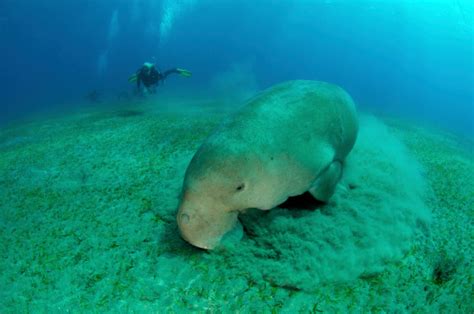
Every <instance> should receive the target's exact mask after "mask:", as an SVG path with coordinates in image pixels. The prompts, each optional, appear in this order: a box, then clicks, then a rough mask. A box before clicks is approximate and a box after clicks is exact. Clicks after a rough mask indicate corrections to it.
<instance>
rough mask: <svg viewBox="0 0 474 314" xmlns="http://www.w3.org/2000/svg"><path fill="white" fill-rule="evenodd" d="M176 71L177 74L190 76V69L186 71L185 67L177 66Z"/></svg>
mask: <svg viewBox="0 0 474 314" xmlns="http://www.w3.org/2000/svg"><path fill="white" fill-rule="evenodd" d="M176 71H178V73H179V75H181V76H184V77H190V76H191V75H192V73H191V71H188V70H185V69H180V68H177V69H176Z"/></svg>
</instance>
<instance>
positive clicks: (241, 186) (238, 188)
mask: <svg viewBox="0 0 474 314" xmlns="http://www.w3.org/2000/svg"><path fill="white" fill-rule="evenodd" d="M244 188H245V184H243V183H241V184H239V186H238V187H237V188H236V189H235V190H236V191H237V192H239V191H243V190H244Z"/></svg>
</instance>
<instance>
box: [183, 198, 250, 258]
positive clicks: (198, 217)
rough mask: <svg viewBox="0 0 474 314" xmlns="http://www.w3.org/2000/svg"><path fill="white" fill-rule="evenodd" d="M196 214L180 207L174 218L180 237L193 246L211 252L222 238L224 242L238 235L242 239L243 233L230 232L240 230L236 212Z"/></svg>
mask: <svg viewBox="0 0 474 314" xmlns="http://www.w3.org/2000/svg"><path fill="white" fill-rule="evenodd" d="M198 213H199V212H197V211H190V210H186V209H184V208H183V207H181V208H180V210H179V211H178V215H177V217H176V218H177V222H178V227H179V231H180V234H181V237H182V238H183V239H184V240H185V241H186V242H188V243H190V244H192V245H193V246H196V247H198V248H201V249H205V250H212V249H214V248H215V247H216V246H218V245H219V244H220V243H221V241H222V240H223V238H225V240H226V241H227V239H232V241H234V240H233V239H235V238H237V237H238V235H239V234H240V238H241V237H242V234H243V232H240V233H239V232H238V230H237V233H235V232H231V231H235V228H236V226H237V227H240V230H241V229H242V227H241V225H240V223H238V220H237V213H236V212H235V213H233V212H212V213H213V215H202V214H198ZM217 213H219V214H217ZM235 234H237V236H236V235H235ZM240 238H239V239H240Z"/></svg>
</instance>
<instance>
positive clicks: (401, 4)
mask: <svg viewBox="0 0 474 314" xmlns="http://www.w3.org/2000/svg"><path fill="white" fill-rule="evenodd" d="M414 2H416V3H418V4H414ZM473 15H474V4H473V3H472V2H471V1H468V0H458V1H454V0H453V1H448V0H446V1H423V2H422V3H421V1H408V0H407V1H386V2H385V1H384V2H380V1H362V0H360V1H329V0H327V1H316V0H315V1H269V0H259V1H255V0H251V1H250V0H248V1H247V0H240V1H235V0H234V1H231V0H220V1H211V0H175V1H172V0H163V1H155V0H141V1H140V0H117V1H93V0H83V1H78V0H77V1H59V0H49V1H27V0H3V1H1V2H0V39H1V49H0V60H1V61H2V62H1V63H0V119H1V121H2V122H8V121H11V120H13V119H17V118H22V117H26V116H28V115H29V114H31V113H35V112H38V111H44V110H45V109H46V110H48V108H51V109H50V110H53V108H55V109H54V110H57V108H58V107H75V106H81V104H82V103H83V102H84V95H85V94H87V93H88V92H89V91H90V90H93V89H98V90H101V91H105V93H111V94H112V93H116V92H117V91H122V90H130V89H131V88H132V87H131V86H130V85H129V84H128V82H127V78H128V76H129V75H130V74H131V73H133V72H134V71H135V70H136V69H137V68H138V67H139V66H140V65H141V64H142V63H143V62H145V61H153V62H156V63H157V64H158V65H159V66H160V67H161V68H167V67H174V66H179V67H184V68H187V69H189V70H191V71H192V72H193V77H192V78H191V79H189V80H182V79H177V78H171V79H169V82H167V85H166V86H165V87H163V88H168V89H172V90H174V91H176V92H177V93H183V94H185V93H187V94H189V93H192V92H196V91H199V90H206V91H208V90H210V92H212V88H209V86H212V84H211V82H212V80H213V78H215V77H216V76H218V75H219V73H222V72H224V71H226V70H227V69H228V68H229V67H230V66H231V65H232V64H237V66H238V65H239V64H246V65H247V67H250V68H251V71H250V74H249V78H248V79H249V80H254V81H256V82H257V84H258V88H259V89H260V88H265V87H268V86H270V85H272V84H275V83H277V82H281V81H285V80H290V79H316V80H323V81H329V82H333V83H336V84H339V85H341V86H343V87H344V88H345V89H346V90H348V91H349V93H350V94H351V95H352V96H353V97H354V99H355V100H356V102H357V103H358V104H359V106H360V107H363V108H367V109H368V110H373V111H377V112H385V113H388V114H393V115H397V116H402V117H404V116H406V117H409V118H415V119H418V120H420V121H422V122H428V123H431V124H435V125H439V126H442V127H444V128H446V129H448V130H451V131H454V132H457V133H461V134H464V135H470V136H472V134H473V133H474V127H473V116H474V113H473V110H474V109H473V107H474V104H473V103H474V100H473V99H474V88H473V86H474V61H473V56H474V49H473V35H474V27H473V25H474V24H473V21H474V17H473ZM249 65H250V66H249ZM247 72H249V71H247ZM247 72H246V73H247ZM247 74H248V73H247ZM211 96H212V95H211Z"/></svg>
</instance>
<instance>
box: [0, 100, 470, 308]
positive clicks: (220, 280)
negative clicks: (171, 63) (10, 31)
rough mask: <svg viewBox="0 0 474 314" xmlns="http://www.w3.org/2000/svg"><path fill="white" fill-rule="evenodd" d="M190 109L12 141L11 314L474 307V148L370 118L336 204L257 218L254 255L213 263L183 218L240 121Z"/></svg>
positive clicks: (253, 214)
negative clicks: (187, 187) (226, 124)
mask: <svg viewBox="0 0 474 314" xmlns="http://www.w3.org/2000/svg"><path fill="white" fill-rule="evenodd" d="M179 102H180V103H181V104H182V103H183V102H184V103H186V105H185V106H186V107H185V110H183V107H182V106H183V105H178V104H177V103H175V104H174V105H173V104H171V103H170V101H169V100H167V101H162V100H160V99H158V100H157V101H156V102H154V101H153V102H148V103H147V102H144V103H141V104H137V105H134V106H133V107H132V106H128V107H127V106H124V107H123V108H115V109H113V108H103V109H100V110H99V109H97V110H95V111H92V110H90V111H83V112H79V113H76V114H70V115H67V116H58V117H55V118H48V119H43V120H35V121H31V122H25V123H22V124H16V125H11V126H10V127H7V128H4V129H2V130H1V131H0V172H1V174H2V176H1V177H0V208H1V210H0V221H1V225H0V227H1V229H0V240H1V241H0V257H1V258H0V286H2V287H8V289H1V290H0V311H1V312H2V313H17V312H45V311H68V310H70V311H77V310H79V311H86V312H87V311H100V312H130V311H136V312H171V313H179V312H184V311H197V312H216V311H217V312H219V311H222V312H235V311H241V312H262V313H272V312H273V313H275V312H276V313H279V312H282V313H290V312H291V313H294V312H298V311H300V312H312V313H317V312H321V311H322V312H346V311H349V312H354V311H355V312H356V311H361V309H363V310H364V311H372V312H383V311H385V312H397V311H398V312H418V313H427V312H455V313H470V312H472V311H473V309H474V304H473V300H472V292H473V291H472V282H473V280H474V271H473V267H472V252H473V242H472V221H473V207H472V201H473V195H474V185H473V184H472V183H473V182H472V180H473V178H472V173H474V159H473V146H472V143H470V142H463V141H461V140H459V139H458V138H456V137H454V136H452V135H450V134H446V133H443V132H441V131H437V130H432V129H426V128H422V127H419V126H416V125H413V124H410V123H407V122H404V121H399V120H388V119H387V120H381V119H380V118H376V117H373V116H368V115H365V114H363V113H362V114H361V115H360V131H359V137H358V140H357V142H356V144H355V146H354V150H353V152H352V153H351V154H350V155H349V157H348V160H347V171H346V172H345V175H344V177H343V178H342V183H343V184H342V185H341V186H340V187H339V188H338V189H337V190H336V193H335V194H334V196H333V198H331V200H330V201H329V202H328V203H327V204H324V203H317V204H315V205H314V206H313V207H311V208H306V209H298V208H295V205H293V206H289V205H288V206H287V205H285V204H284V205H282V206H281V207H279V208H275V209H273V210H271V211H249V212H247V213H246V214H245V215H242V216H241V221H242V224H243V225H244V226H245V228H246V233H245V235H244V237H243V239H242V240H241V241H240V242H239V243H238V244H236V245H233V244H230V245H228V246H223V247H222V248H220V249H217V250H214V251H212V252H207V253H206V252H204V251H201V250H198V249H196V248H194V247H192V246H190V245H189V244H187V243H186V242H184V241H183V240H182V239H181V238H180V236H179V232H178V227H177V225H176V209H177V205H178V203H179V196H180V192H181V186H182V179H183V176H184V172H185V169H186V167H187V165H188V163H189V161H190V160H191V158H192V156H193V154H194V153H195V151H196V150H197V148H198V147H199V145H200V144H201V143H202V142H203V140H204V139H205V138H206V137H207V136H208V135H209V134H210V133H211V132H212V130H213V129H214V127H216V126H217V125H218V124H219V123H220V122H221V121H223V120H224V119H225V117H226V116H227V114H228V112H224V111H223V110H222V107H221V106H220V104H219V103H216V102H208V103H205V102H200V103H199V104H194V103H193V102H192V101H191V100H190V101H187V102H186V101H184V100H182V99H181V100H180V101H179ZM167 104H170V106H169V107H167V106H166V105H167ZM180 106H181V107H180ZM160 108H164V109H160ZM170 108H174V109H170ZM344 187H346V188H344ZM296 204H298V202H297V201H296ZM296 206H298V205H296Z"/></svg>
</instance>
